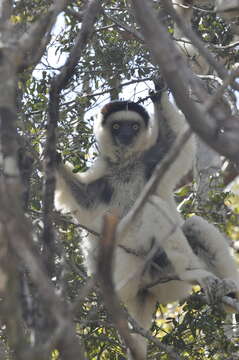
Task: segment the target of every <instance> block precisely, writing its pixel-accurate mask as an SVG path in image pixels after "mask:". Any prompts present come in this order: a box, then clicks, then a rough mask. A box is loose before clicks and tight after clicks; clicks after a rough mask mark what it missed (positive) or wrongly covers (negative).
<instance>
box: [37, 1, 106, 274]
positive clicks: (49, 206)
mask: <svg viewBox="0 0 239 360" xmlns="http://www.w3.org/2000/svg"><path fill="white" fill-rule="evenodd" d="M99 11H100V3H99V1H98V0H90V1H89V4H88V7H87V9H86V10H85V12H84V18H83V21H82V26H81V29H80V31H79V33H78V36H77V38H76V42H75V45H74V47H73V48H72V50H71V52H70V55H69V57H68V59H67V61H66V63H65V65H64V66H63V67H62V69H61V72H60V73H59V74H58V75H56V76H55V77H54V78H53V79H52V82H51V88H50V101H49V106H48V121H47V141H46V147H45V181H44V200H43V219H44V231H43V244H44V257H45V262H46V266H47V268H48V272H49V275H50V274H52V273H53V271H54V253H55V251H54V236H55V234H54V228H53V226H52V217H53V214H52V213H53V202H54V191H55V175H54V173H55V171H54V170H55V161H56V127H57V123H58V119H59V107H60V105H59V104H60V93H61V91H62V90H63V89H64V88H65V86H67V84H68V81H69V80H70V79H71V78H72V76H73V75H74V71H75V68H76V66H77V64H78V61H79V59H80V57H81V55H82V52H83V51H84V49H85V47H86V45H87V44H88V42H89V39H90V37H91V35H92V33H93V29H94V23H95V20H96V17H97V15H98V13H99Z"/></svg>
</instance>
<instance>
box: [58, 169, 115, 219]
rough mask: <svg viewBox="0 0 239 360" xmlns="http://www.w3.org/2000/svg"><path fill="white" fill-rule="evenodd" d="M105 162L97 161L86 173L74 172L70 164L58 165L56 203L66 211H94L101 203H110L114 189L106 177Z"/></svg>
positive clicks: (60, 208)
mask: <svg viewBox="0 0 239 360" xmlns="http://www.w3.org/2000/svg"><path fill="white" fill-rule="evenodd" d="M104 171H105V169H104V163H103V162H102V163H100V162H96V163H95V165H93V166H92V167H91V168H90V169H89V170H88V171H86V172H84V173H77V174H75V173H73V172H72V167H71V166H70V165H65V164H63V163H62V162H58V164H57V167H56V194H55V205H56V208H57V209H58V210H62V211H64V212H68V211H69V212H71V213H73V214H75V213H77V212H78V213H79V214H80V213H81V212H92V211H93V210H94V209H96V208H97V206H98V205H99V204H100V203H106V204H107V203H108V202H109V201H110V199H111V195H112V189H111V187H110V185H109V183H108V181H107V179H106V177H105V173H104Z"/></svg>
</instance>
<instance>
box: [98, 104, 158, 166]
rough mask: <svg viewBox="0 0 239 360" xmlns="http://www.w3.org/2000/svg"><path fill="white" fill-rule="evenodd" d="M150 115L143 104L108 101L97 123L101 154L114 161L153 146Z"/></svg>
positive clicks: (138, 153) (122, 159) (138, 154)
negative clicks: (151, 142)
mask: <svg viewBox="0 0 239 360" xmlns="http://www.w3.org/2000/svg"><path fill="white" fill-rule="evenodd" d="M149 129H151V125H150V118H149V115H148V113H147V111H146V110H145V109H144V107H143V106H141V105H139V104H137V103H134V102H130V101H120V100H119V101H113V102H111V103H109V104H106V105H105V106H104V107H103V108H102V110H101V112H100V114H99V115H98V117H96V121H95V124H94V133H95V136H96V139H97V143H98V147H99V150H100V153H101V155H103V156H104V157H107V158H110V159H111V160H112V161H117V162H119V161H124V160H125V159H127V158H131V157H132V156H135V155H136V156H140V154H141V153H142V152H143V151H145V149H147V148H148V147H149V142H150V139H149V138H150V137H152V135H151V131H149Z"/></svg>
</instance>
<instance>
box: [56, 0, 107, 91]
mask: <svg viewBox="0 0 239 360" xmlns="http://www.w3.org/2000/svg"><path fill="white" fill-rule="evenodd" d="M100 9H101V6H100V2H99V1H98V0H90V1H89V4H88V7H87V9H86V11H85V12H84V18H83V21H82V26H81V29H80V31H79V34H78V36H77V38H76V42H75V45H74V47H73V49H72V50H71V53H70V55H69V57H68V59H67V61H66V64H65V65H64V66H63V68H62V70H61V72H60V74H59V75H58V76H57V77H56V78H55V81H54V89H55V91H57V92H60V91H61V90H62V89H63V88H65V87H66V85H67V83H68V81H69V80H70V79H71V78H72V76H73V74H74V70H75V67H76V65H77V63H78V61H79V59H80V57H81V55H82V52H83V50H84V49H85V47H86V45H87V43H88V42H89V39H90V37H91V35H92V33H93V29H94V23H95V20H96V17H97V16H98V14H99V11H100Z"/></svg>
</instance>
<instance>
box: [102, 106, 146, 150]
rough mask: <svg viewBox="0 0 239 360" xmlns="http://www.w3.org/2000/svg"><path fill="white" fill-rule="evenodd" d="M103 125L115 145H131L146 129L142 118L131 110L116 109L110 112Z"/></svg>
mask: <svg viewBox="0 0 239 360" xmlns="http://www.w3.org/2000/svg"><path fill="white" fill-rule="evenodd" d="M104 127H105V129H107V130H108V132H109V134H110V135H111V137H112V143H113V144H114V145H116V146H129V147H132V146H133V145H134V144H135V143H136V142H137V140H138V139H139V137H141V135H142V134H143V132H145V131H146V127H145V123H144V121H143V119H142V118H141V116H140V115H139V114H137V113H135V112H133V111H118V112H115V113H113V114H111V115H110V116H109V117H108V119H107V121H106V123H105V124H104Z"/></svg>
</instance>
